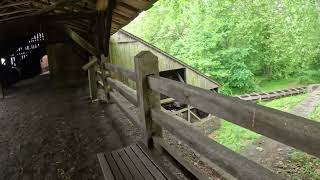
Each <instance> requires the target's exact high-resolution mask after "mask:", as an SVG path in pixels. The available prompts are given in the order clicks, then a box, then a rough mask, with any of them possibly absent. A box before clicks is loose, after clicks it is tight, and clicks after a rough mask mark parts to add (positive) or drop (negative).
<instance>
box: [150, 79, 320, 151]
mask: <svg viewBox="0 0 320 180" xmlns="http://www.w3.org/2000/svg"><path fill="white" fill-rule="evenodd" d="M148 82H149V87H150V88H151V89H152V90H154V91H157V92H160V93H161V94H164V95H167V96H169V97H172V98H174V99H176V100H178V101H179V102H182V103H186V104H190V105H192V106H193V107H195V108H198V109H200V110H203V111H205V112H207V113H210V114H212V115H214V116H217V117H219V118H223V119H225V120H227V121H230V122H232V123H234V124H237V125H239V126H241V127H244V128H246V129H249V130H252V131H254V132H257V133H259V134H262V135H264V136H267V137H269V138H271V139H274V140H276V141H279V142H282V143H284V144H287V145H289V146H292V147H295V148H297V149H300V150H302V151H304V152H307V153H309V154H312V155H315V156H317V157H320V146H319V142H320V123H318V122H315V121H310V120H308V119H305V118H303V117H298V116H295V115H293V114H289V113H286V112H282V111H279V110H275V109H271V108H268V107H264V106H261V105H256V104H253V103H250V102H245V101H242V100H240V99H238V98H234V97H228V96H224V95H221V94H218V93H213V92H211V91H208V90H205V89H201V88H197V87H194V86H190V85H186V84H182V83H179V82H177V81H172V80H169V79H165V78H159V77H150V76H149V77H148Z"/></svg>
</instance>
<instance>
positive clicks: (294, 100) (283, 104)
mask: <svg viewBox="0 0 320 180" xmlns="http://www.w3.org/2000/svg"><path fill="white" fill-rule="evenodd" d="M306 97H307V94H300V95H297V96H289V97H284V98H281V99H276V100H273V101H269V102H261V103H259V104H260V105H263V106H266V107H270V108H274V109H278V110H280V111H285V112H290V111H291V110H292V108H293V107H294V106H296V105H297V104H299V103H300V102H302V101H303V100H304V99H305V98H306Z"/></svg>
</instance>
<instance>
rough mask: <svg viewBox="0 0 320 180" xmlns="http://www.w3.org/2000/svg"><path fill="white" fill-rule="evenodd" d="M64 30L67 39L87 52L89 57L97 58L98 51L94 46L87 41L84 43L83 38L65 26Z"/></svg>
mask: <svg viewBox="0 0 320 180" xmlns="http://www.w3.org/2000/svg"><path fill="white" fill-rule="evenodd" d="M64 30H65V32H66V33H67V34H68V35H69V37H70V38H71V39H72V40H73V41H74V42H76V43H77V44H78V45H79V46H81V47H82V48H83V49H85V50H86V51H88V52H89V53H90V54H91V55H93V56H96V57H99V52H98V50H97V49H96V48H95V47H94V46H92V45H91V44H90V43H89V42H88V41H86V40H85V39H84V38H82V37H81V36H80V35H78V34H77V33H76V32H74V31H73V30H71V29H70V28H69V27H67V26H64Z"/></svg>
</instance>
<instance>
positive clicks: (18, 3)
mask: <svg viewBox="0 0 320 180" xmlns="http://www.w3.org/2000/svg"><path fill="white" fill-rule="evenodd" d="M28 4H31V1H24V2H16V3H11V4H7V5H1V6H0V9H6V8H10V7H14V6H20V5H28Z"/></svg>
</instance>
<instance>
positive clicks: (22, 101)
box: [0, 75, 130, 180]
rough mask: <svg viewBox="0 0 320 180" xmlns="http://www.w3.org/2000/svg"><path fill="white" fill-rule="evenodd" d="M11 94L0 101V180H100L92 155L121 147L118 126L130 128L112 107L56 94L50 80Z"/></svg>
mask: <svg viewBox="0 0 320 180" xmlns="http://www.w3.org/2000/svg"><path fill="white" fill-rule="evenodd" d="M14 89H15V90H14V92H13V94H11V95H10V96H8V97H7V98H6V99H4V100H1V99H0V132H1V133H0V162H1V163H0V179H28V180H29V179H30V180H37V179H39V180H40V179H41V180H42V179H86V180H87V179H100V178H101V174H100V173H101V172H100V167H99V165H98V162H97V159H96V153H98V152H102V151H111V150H115V149H118V148H120V147H122V146H123V144H122V138H121V135H119V134H118V133H121V131H117V130H116V129H121V128H119V127H118V124H117V123H119V122H121V121H125V122H123V126H126V127H127V128H130V126H128V120H127V119H126V118H125V117H124V115H123V114H122V113H121V112H120V110H119V109H118V108H116V105H113V104H111V105H101V104H99V103H91V102H90V101H89V100H88V99H87V92H85V91H84V90H81V89H74V88H54V87H52V86H51V82H50V79H49V75H40V76H37V77H36V78H33V79H28V80H24V81H21V82H19V83H17V84H15V85H14ZM119 119H120V120H119ZM122 130H123V131H127V132H129V131H130V130H127V129H122Z"/></svg>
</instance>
